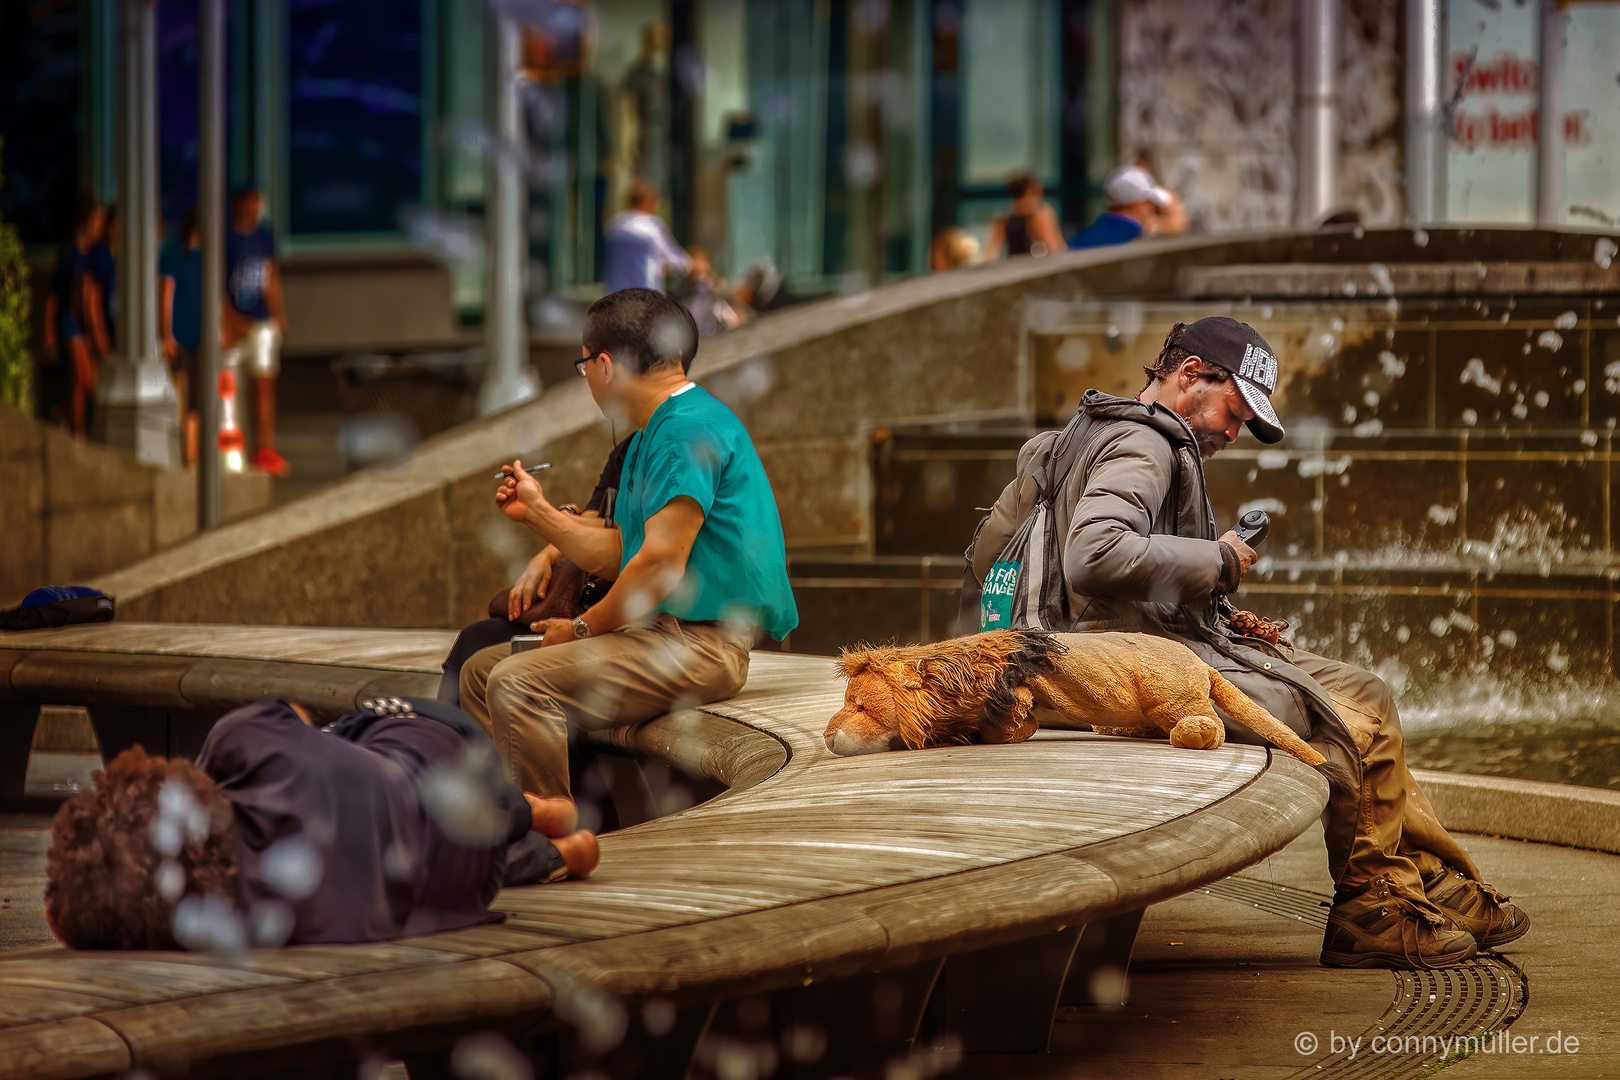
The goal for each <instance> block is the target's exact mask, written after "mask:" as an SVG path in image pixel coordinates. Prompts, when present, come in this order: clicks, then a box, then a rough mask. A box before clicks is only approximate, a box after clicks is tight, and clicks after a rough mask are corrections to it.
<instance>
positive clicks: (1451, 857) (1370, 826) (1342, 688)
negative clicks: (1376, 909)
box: [1289, 649, 1483, 910]
mask: <svg viewBox="0 0 1620 1080" xmlns="http://www.w3.org/2000/svg"><path fill="white" fill-rule="evenodd" d="M1289 659H1290V660H1292V661H1293V663H1294V665H1295V666H1296V667H1298V668H1299V669H1300V670H1302V671H1304V672H1305V673H1306V674H1307V675H1309V676H1310V677H1311V678H1313V679H1315V680H1316V681H1317V682H1318V683H1319V684H1321V686H1322V689H1324V690H1326V691H1327V692H1328V695H1329V696H1330V697H1331V698H1332V699H1333V708H1334V711H1336V712H1337V713H1338V714H1339V717H1340V719H1342V720H1343V721H1344V723H1345V726H1346V727H1348V728H1349V729H1350V736H1351V738H1352V739H1354V740H1355V744H1356V749H1357V750H1359V751H1360V752H1361V766H1362V773H1361V805H1360V816H1359V818H1358V820H1357V821H1356V835H1355V839H1354V840H1353V841H1352V842H1351V847H1350V858H1349V861H1348V864H1347V866H1346V868H1345V873H1344V877H1343V879H1342V880H1340V881H1339V882H1337V884H1338V886H1339V888H1340V889H1352V888H1356V887H1358V886H1362V885H1365V884H1367V883H1368V882H1370V881H1372V880H1373V879H1375V878H1379V877H1382V878H1385V879H1386V880H1387V881H1388V882H1389V883H1390V886H1391V887H1392V888H1393V889H1394V890H1395V891H1396V892H1397V893H1399V894H1402V895H1404V896H1406V898H1407V899H1409V900H1412V901H1413V902H1415V903H1419V904H1421V905H1422V906H1423V907H1427V908H1430V909H1431V910H1433V909H1434V905H1432V904H1430V903H1429V901H1428V899H1427V898H1426V897H1425V896H1424V892H1423V879H1424V878H1426V877H1431V876H1433V875H1434V874H1435V873H1436V872H1438V871H1439V870H1440V869H1441V867H1442V866H1448V865H1449V866H1453V867H1455V868H1457V869H1458V870H1461V871H1462V872H1463V873H1465V874H1467V875H1468V876H1469V877H1471V878H1473V879H1474V880H1475V881H1480V880H1483V879H1482V878H1480V876H1479V868H1478V867H1477V866H1475V865H1474V861H1473V860H1472V859H1470V858H1469V857H1468V853H1467V852H1466V851H1464V850H1463V849H1462V847H1461V845H1459V844H1458V843H1457V841H1456V840H1454V839H1452V837H1451V834H1450V833H1448V832H1446V830H1445V829H1444V828H1442V827H1441V825H1440V820H1439V819H1438V818H1437V817H1435V813H1434V807H1433V806H1431V805H1430V804H1429V797H1428V796H1427V795H1425V794H1423V789H1422V788H1420V787H1419V786H1418V782H1417V780H1416V779H1415V778H1414V777H1413V776H1412V773H1411V771H1410V770H1409V769H1407V767H1406V737H1405V735H1404V734H1403V733H1402V732H1401V720H1400V716H1399V714H1398V712H1397V710H1396V707H1395V695H1394V694H1392V693H1390V689H1389V687H1388V686H1386V685H1385V684H1384V680H1382V679H1380V678H1379V677H1378V676H1377V675H1374V674H1373V673H1372V672H1370V671H1367V670H1365V669H1364V668H1359V667H1356V666H1355V665H1354V664H1345V663H1341V662H1340V661H1338V660H1329V659H1328V658H1327V657H1325V656H1317V655H1316V654H1315V653H1309V652H1306V651H1305V650H1303V649H1295V650H1294V651H1293V655H1292V656H1291V657H1289Z"/></svg>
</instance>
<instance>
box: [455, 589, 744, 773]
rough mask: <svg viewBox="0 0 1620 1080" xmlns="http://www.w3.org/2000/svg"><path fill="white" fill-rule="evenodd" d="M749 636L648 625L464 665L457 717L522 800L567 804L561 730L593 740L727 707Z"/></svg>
mask: <svg viewBox="0 0 1620 1080" xmlns="http://www.w3.org/2000/svg"><path fill="white" fill-rule="evenodd" d="M752 646H753V631H752V630H751V629H749V628H747V627H740V626H733V625H729V624H725V623H693V622H683V621H682V620H680V619H677V618H675V616H673V615H668V614H663V613H660V614H658V615H657V616H655V617H654V618H652V619H650V620H648V621H646V622H642V623H637V624H634V625H632V626H628V627H626V628H624V629H622V630H616V631H614V632H613V633H611V634H603V635H601V636H600V637H592V638H586V639H585V640H584V641H570V642H568V643H567V644H565V645H552V646H550V647H548V648H544V649H530V650H527V651H525V652H520V653H518V654H516V655H513V654H512V647H511V645H510V644H501V645H492V646H490V647H489V648H487V649H483V650H480V651H479V652H476V653H474V654H473V655H472V657H471V659H469V660H468V661H467V663H466V664H465V665H463V667H462V669H461V707H462V709H464V710H465V711H466V712H467V714H468V715H469V716H471V717H472V718H473V719H474V720H477V721H478V723H479V724H481V725H483V727H484V730H485V731H488V732H489V736H490V738H491V739H493V740H494V742H495V748H496V749H497V750H499V751H500V754H501V760H502V761H503V762H504V763H505V765H506V774H507V776H508V777H510V778H511V779H512V780H514V781H516V782H517V784H518V785H519V786H521V787H522V788H523V790H524V791H530V792H534V793H535V794H537V795H567V794H569V790H568V724H569V723H570V722H572V723H574V724H575V725H576V726H577V727H579V728H580V729H581V730H584V731H602V730H605V729H607V728H613V727H621V726H623V725H626V724H634V723H639V722H640V721H642V720H650V719H652V718H653V717H655V716H662V715H663V714H664V713H667V712H674V711H676V710H677V709H683V708H691V707H692V706H695V705H701V704H704V703H706V702H710V701H720V700H722V699H724V698H728V697H731V696H732V695H734V694H736V693H737V691H739V690H741V689H742V685H743V683H744V682H746V681H747V679H748V651H749V649H750V648H751V647H752Z"/></svg>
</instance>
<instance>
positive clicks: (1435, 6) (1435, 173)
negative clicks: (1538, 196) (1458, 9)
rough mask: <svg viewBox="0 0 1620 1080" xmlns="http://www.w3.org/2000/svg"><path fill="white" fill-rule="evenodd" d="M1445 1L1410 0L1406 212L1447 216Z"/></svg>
mask: <svg viewBox="0 0 1620 1080" xmlns="http://www.w3.org/2000/svg"><path fill="white" fill-rule="evenodd" d="M1441 17H1442V16H1441V11H1440V0H1406V217H1407V220H1408V221H1409V222H1410V223H1411V224H1413V225H1429V224H1434V223H1437V222H1440V221H1442V220H1443V219H1444V218H1445V205H1446V198H1445V188H1446V117H1445V106H1444V104H1443V101H1442V95H1443V94H1444V93H1445V86H1444V82H1443V80H1442V76H1441V73H1442V72H1443V71H1444V70H1445V68H1444V63H1443V59H1442V55H1443V54H1442V51H1441V50H1442V49H1443V47H1444V46H1443V41H1442V37H1443V35H1442V24H1441Z"/></svg>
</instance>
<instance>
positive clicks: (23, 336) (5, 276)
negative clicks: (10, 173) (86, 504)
mask: <svg viewBox="0 0 1620 1080" xmlns="http://www.w3.org/2000/svg"><path fill="white" fill-rule="evenodd" d="M5 182H6V174H5V140H4V139H3V138H0V187H4V186H5ZM29 300H30V297H29V289H28V263H27V262H25V261H24V260H23V246H22V241H21V240H20V239H19V238H18V237H17V230H16V229H14V228H12V227H11V226H10V225H7V224H6V223H5V221H3V220H0V401H4V402H6V403H7V404H8V405H12V406H14V407H16V408H18V409H21V410H22V411H23V412H24V413H29V412H32V411H33V401H34V395H33V393H32V392H31V388H30V385H29V384H30V382H31V376H32V374H33V364H32V362H31V360H30V359H29V356H28V309H29Z"/></svg>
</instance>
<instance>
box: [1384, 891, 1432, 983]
mask: <svg viewBox="0 0 1620 1080" xmlns="http://www.w3.org/2000/svg"><path fill="white" fill-rule="evenodd" d="M1391 909H1393V910H1394V911H1398V912H1401V913H1403V914H1404V915H1405V916H1406V917H1405V918H1403V919H1402V920H1401V954H1402V955H1403V956H1404V957H1405V958H1406V962H1407V963H1408V964H1411V965H1412V966H1413V967H1416V968H1425V969H1428V970H1430V971H1435V970H1438V966H1437V965H1435V964H1431V963H1429V961H1428V960H1426V959H1425V958H1424V956H1423V940H1422V939H1423V931H1424V928H1425V926H1427V927H1428V929H1429V930H1430V931H1431V933H1432V932H1433V931H1434V930H1438V929H1440V928H1442V927H1444V926H1445V924H1446V920H1445V919H1443V918H1442V917H1440V916H1439V915H1436V914H1435V913H1434V912H1432V911H1430V910H1429V909H1428V908H1426V907H1423V906H1422V905H1420V904H1415V903H1413V902H1412V901H1410V900H1408V899H1406V898H1405V897H1403V896H1391V897H1390V898H1389V899H1388V901H1387V902H1386V903H1385V908H1384V910H1385V911H1391Z"/></svg>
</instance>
